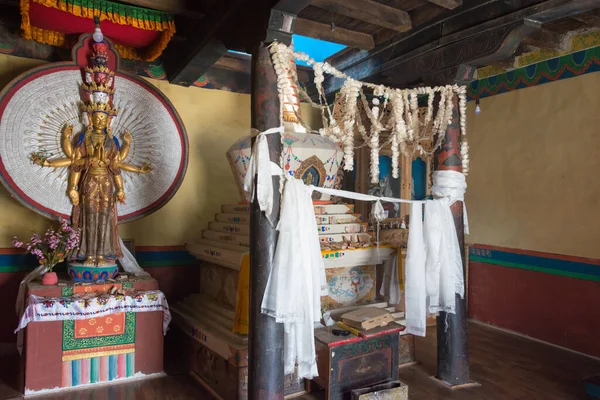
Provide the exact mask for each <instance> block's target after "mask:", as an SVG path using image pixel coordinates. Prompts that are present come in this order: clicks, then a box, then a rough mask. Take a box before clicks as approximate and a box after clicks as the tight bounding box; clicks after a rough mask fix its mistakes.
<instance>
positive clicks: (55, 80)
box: [0, 69, 186, 218]
mask: <svg viewBox="0 0 600 400" xmlns="http://www.w3.org/2000/svg"><path fill="white" fill-rule="evenodd" d="M80 85H81V72H80V71H79V70H78V69H73V70H61V71H57V72H51V73H49V74H47V75H43V76H40V77H38V78H35V79H33V80H32V81H30V82H28V83H26V84H25V85H24V86H23V87H21V89H20V90H19V91H18V92H16V93H15V94H14V95H13V97H12V98H11V99H10V101H9V102H8V104H7V106H6V108H5V110H4V113H3V114H2V118H1V120H0V157H1V158H2V162H3V164H4V168H5V169H6V173H7V174H8V175H9V176H10V178H11V179H12V180H13V181H14V182H15V183H16V185H17V186H18V187H19V189H20V190H21V191H23V192H24V194H25V195H26V196H27V197H29V198H31V199H33V200H34V201H36V202H37V203H39V204H40V205H41V206H42V207H44V208H46V209H49V210H51V211H52V213H53V214H62V215H70V214H71V211H72V205H71V202H70V201H69V198H68V197H67V195H66V190H67V175H68V168H55V169H54V168H47V167H44V168H42V167H40V166H37V165H35V164H34V163H33V162H32V161H31V160H30V155H31V153H32V152H34V151H38V150H40V149H41V148H44V149H46V150H47V151H48V152H49V153H50V154H51V156H50V157H49V158H50V159H55V158H62V157H65V155H64V153H63V151H62V148H61V145H60V137H61V130H62V128H63V126H65V125H66V124H71V125H74V127H75V129H74V132H75V134H74V136H78V134H79V133H80V132H82V130H83V125H82V124H81V123H80V121H79V119H80V112H79V105H80V104H81V97H80V92H79V90H80V89H79V88H80ZM114 104H115V107H116V108H117V109H118V110H119V114H118V116H117V117H116V120H115V123H114V124H113V134H114V135H115V136H116V137H117V138H118V139H119V142H120V143H123V140H122V136H123V133H124V132H125V131H126V130H129V131H130V132H131V134H132V135H133V142H132V144H131V151H130V153H129V156H128V158H127V159H126V160H125V162H127V163H130V164H135V165H138V166H140V165H141V164H142V163H144V162H147V163H149V164H150V165H151V166H152V168H153V170H152V171H151V172H150V173H148V174H146V175H143V174H135V173H130V172H125V171H123V172H122V174H123V180H124V186H125V193H126V196H127V199H126V203H125V204H124V205H123V204H119V205H118V214H119V217H120V218H123V217H127V216H128V215H131V214H133V213H136V212H138V211H139V210H142V209H145V208H146V207H148V206H150V205H152V204H153V203H155V202H156V201H157V200H159V199H160V198H161V197H162V196H163V195H164V194H165V193H167V192H168V191H169V189H170V188H171V186H172V185H173V182H175V181H176V180H177V179H178V176H177V174H178V172H179V170H180V166H181V163H182V162H183V161H182V160H184V157H185V156H186V155H185V154H183V151H184V149H186V146H185V143H183V140H182V138H181V136H180V135H179V131H178V129H177V125H176V124H175V121H174V120H173V118H172V117H171V114H170V113H169V110H168V109H167V108H166V107H165V106H164V104H163V103H162V102H161V101H160V99H159V98H158V97H157V96H155V95H154V94H153V93H151V92H150V91H149V90H148V89H146V88H145V87H143V86H142V85H141V84H139V83H137V82H135V81H133V80H130V79H127V78H124V77H122V76H116V77H115V95H114ZM184 135H185V133H184ZM38 211H39V210H38ZM140 216H141V215H140Z"/></svg>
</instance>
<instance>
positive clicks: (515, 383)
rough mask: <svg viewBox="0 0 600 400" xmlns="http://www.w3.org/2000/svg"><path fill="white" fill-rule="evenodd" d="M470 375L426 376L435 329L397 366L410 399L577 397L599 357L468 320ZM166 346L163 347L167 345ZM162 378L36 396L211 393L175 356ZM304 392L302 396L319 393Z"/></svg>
mask: <svg viewBox="0 0 600 400" xmlns="http://www.w3.org/2000/svg"><path fill="white" fill-rule="evenodd" d="M469 346H470V359H471V375H472V378H473V380H475V381H477V382H478V383H480V384H481V386H480V387H476V388H468V389H461V390H456V391H450V390H448V389H446V388H444V387H442V386H440V385H438V384H437V383H435V382H434V381H433V380H431V378H430V376H431V375H433V374H434V373H435V362H436V338H435V329H433V330H432V331H431V332H428V336H427V338H425V339H419V340H418V341H417V359H418V360H419V361H420V362H421V363H420V364H419V365H416V366H413V367H406V368H402V369H400V373H399V377H400V380H402V381H403V382H405V383H407V384H408V385H409V399H410V400H578V399H584V398H585V396H584V393H583V385H582V383H581V381H582V379H585V378H587V377H589V376H592V375H598V374H599V373H600V360H595V359H592V358H588V357H585V356H582V355H579V354H575V353H571V352H569V351H565V350H562V349H559V348H556V347H553V346H549V345H546V344H543V343H539V342H536V341H532V340H529V339H526V338H523V337H520V336H515V335H512V334H509V333H505V332H502V331H499V330H496V329H492V328H489V327H486V326H483V325H479V324H476V323H470V324H469ZM167 351H168V348H167ZM165 369H166V370H167V371H169V372H170V373H171V375H170V376H167V377H164V378H157V379H150V380H145V381H138V382H131V383H127V384H120V385H115V386H110V387H99V388H95V389H89V390H80V391H74V392H70V393H64V394H61V395H49V396H38V397H35V398H36V399H40V400H87V399H89V400H92V399H93V400H105V399H106V400H187V399H210V398H211V396H210V395H209V394H208V393H207V392H206V391H204V390H203V389H202V388H201V387H200V386H199V385H198V384H197V383H196V381H194V380H193V379H192V378H190V377H189V376H187V375H185V374H184V373H183V371H180V370H178V369H177V363H176V357H175V358H173V359H171V360H167V362H166V365H165ZM17 373H18V358H17V357H16V356H15V351H14V350H11V349H9V350H7V349H4V351H2V348H0V380H1V383H0V400H9V399H10V400H12V399H20V398H21V396H20V395H19V394H18V393H17V392H16V391H15V390H14V388H15V387H16V384H15V382H16V379H17ZM316 395H317V397H314V396H303V397H302V399H304V400H309V399H311V400H314V399H319V398H322V395H319V394H316Z"/></svg>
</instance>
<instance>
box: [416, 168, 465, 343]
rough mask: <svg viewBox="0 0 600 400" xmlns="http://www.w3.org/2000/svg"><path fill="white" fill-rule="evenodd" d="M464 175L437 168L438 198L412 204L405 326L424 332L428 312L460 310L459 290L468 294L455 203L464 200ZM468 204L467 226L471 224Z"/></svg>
mask: <svg viewBox="0 0 600 400" xmlns="http://www.w3.org/2000/svg"><path fill="white" fill-rule="evenodd" d="M466 187H467V185H466V182H465V177H464V175H463V174H461V173H460V172H455V171H436V172H434V174H433V187H432V193H433V195H434V197H439V198H436V199H434V200H428V201H427V202H426V204H425V216H424V223H423V220H422V218H421V215H422V210H421V207H418V209H416V208H415V204H413V208H412V209H411V218H410V232H409V236H408V249H407V257H406V285H405V290H406V293H405V298H406V330H407V332H408V333H412V334H414V335H419V336H425V331H426V320H427V312H429V313H433V314H437V313H439V312H440V311H445V312H447V313H450V314H454V313H455V312H456V304H455V303H456V294H458V295H459V296H460V297H461V298H463V297H464V294H465V293H464V292H465V283H464V273H463V265H462V257H461V249H460V245H459V242H458V237H457V235H456V228H455V225H454V218H453V217H452V211H451V210H450V206H451V205H452V204H454V203H455V202H456V201H463V205H464V193H465V190H466ZM466 217H467V215H466V208H465V209H464V225H465V230H467V229H468V228H467V227H468V221H467V218H466Z"/></svg>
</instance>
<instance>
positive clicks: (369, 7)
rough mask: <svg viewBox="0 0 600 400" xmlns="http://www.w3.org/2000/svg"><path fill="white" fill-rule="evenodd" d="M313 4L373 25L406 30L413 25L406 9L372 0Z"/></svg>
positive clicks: (316, 1) (327, 0) (325, 0)
mask: <svg viewBox="0 0 600 400" xmlns="http://www.w3.org/2000/svg"><path fill="white" fill-rule="evenodd" d="M310 4H311V5H313V6H315V7H318V8H322V9H323V10H327V11H331V12H334V13H336V14H340V15H345V16H346V17H350V18H354V19H357V20H360V21H364V22H368V23H370V24H373V25H377V26H381V27H384V28H388V29H392V30H395V31H398V32H406V31H407V30H409V29H410V28H411V27H412V24H411V21H410V15H408V13H407V12H406V11H402V10H399V9H397V8H394V7H389V6H386V5H384V4H381V3H376V2H374V1H371V0H312V1H311V3H310Z"/></svg>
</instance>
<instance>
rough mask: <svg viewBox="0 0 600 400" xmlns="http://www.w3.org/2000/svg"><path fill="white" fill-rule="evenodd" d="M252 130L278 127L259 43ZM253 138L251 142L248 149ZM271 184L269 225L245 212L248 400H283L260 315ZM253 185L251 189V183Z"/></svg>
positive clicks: (269, 325)
mask: <svg viewBox="0 0 600 400" xmlns="http://www.w3.org/2000/svg"><path fill="white" fill-rule="evenodd" d="M251 108H252V127H253V128H256V129H257V130H258V131H259V132H264V131H266V130H267V129H270V128H275V127H278V126H279V124H280V120H279V95H278V92H277V76H276V75H275V69H274V68H273V62H272V61H271V55H270V54H269V49H268V47H267V44H265V43H264V42H262V43H261V44H260V45H259V46H258V49H257V50H256V51H255V52H254V53H253V55H252V104H251ZM267 140H268V142H269V153H270V154H269V155H270V158H271V161H273V162H275V163H277V165H279V161H280V157H281V150H282V146H281V135H280V134H278V133H276V134H270V135H268V136H267ZM255 141H256V137H253V138H252V144H254V142H255ZM272 179H273V216H272V219H271V220H272V222H273V225H271V224H270V223H269V221H268V220H267V218H266V216H265V214H264V213H263V212H262V211H261V210H260V207H259V205H258V200H257V199H254V201H253V202H252V206H251V209H250V213H251V214H250V237H251V238H252V239H251V241H250V318H249V332H248V357H249V366H248V368H249V371H248V378H249V381H248V398H249V399H250V400H278V399H283V324H278V323H276V322H275V319H274V318H272V317H269V316H266V315H263V314H262V313H261V302H262V299H263V294H264V292H265V288H266V286H267V280H268V279H269V274H270V272H271V268H272V266H273V256H274V254H275V246H276V244H277V231H276V230H275V228H274V226H277V221H279V203H280V200H281V195H280V193H279V177H278V176H274V177H272ZM255 185H256V183H255Z"/></svg>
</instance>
